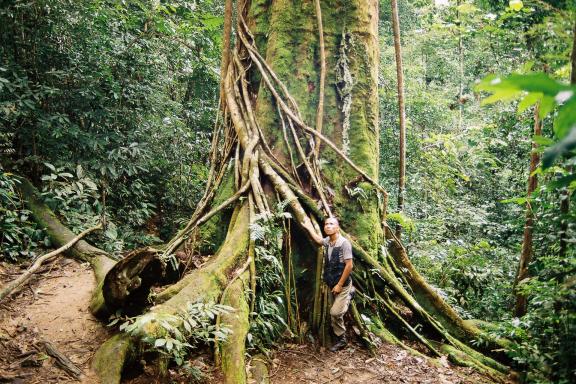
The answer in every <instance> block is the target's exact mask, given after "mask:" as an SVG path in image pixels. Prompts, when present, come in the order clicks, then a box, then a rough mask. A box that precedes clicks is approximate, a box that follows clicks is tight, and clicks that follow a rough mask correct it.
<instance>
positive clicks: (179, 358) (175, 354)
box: [110, 303, 234, 366]
mask: <svg viewBox="0 0 576 384" xmlns="http://www.w3.org/2000/svg"><path fill="white" fill-rule="evenodd" d="M232 311H234V308H232V307H229V306H226V305H220V304H214V303H194V304H192V303H189V304H188V306H187V309H186V311H185V312H182V313H180V314H178V315H169V314H162V313H152V312H148V313H146V314H144V315H142V316H137V317H132V318H128V319H125V321H124V323H122V324H121V325H120V331H124V332H126V333H127V334H129V335H131V336H135V337H140V338H141V341H142V343H143V344H144V346H145V348H146V349H147V350H149V351H155V352H158V353H160V354H162V355H165V356H167V357H169V358H171V359H173V360H174V362H176V364H177V365H178V366H182V365H183V364H184V362H185V357H186V355H187V354H188V353H189V352H190V350H192V349H194V348H196V347H198V346H199V345H201V344H205V343H208V342H213V341H214V340H215V339H218V340H225V339H226V338H227V337H228V335H229V334H230V333H231V330H230V329H229V328H228V327H226V326H225V325H223V324H220V326H219V327H217V326H216V325H215V324H214V321H215V319H216V316H218V315H222V314H225V313H230V312H232ZM121 320H122V318H121V317H120V316H116V317H115V318H114V319H112V322H111V323H110V325H115V324H117V323H118V322H120V321H121ZM152 324H157V325H159V326H160V332H159V334H158V335H156V336H155V337H150V336H144V337H142V335H144V334H145V332H143V331H144V329H146V328H147V327H148V326H150V325H152Z"/></svg>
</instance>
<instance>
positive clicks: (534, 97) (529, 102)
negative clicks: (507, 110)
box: [517, 92, 544, 114]
mask: <svg viewBox="0 0 576 384" xmlns="http://www.w3.org/2000/svg"><path fill="white" fill-rule="evenodd" d="M543 96H544V95H543V94H542V93H541V92H534V93H529V94H527V95H526V97H524V98H523V99H522V100H521V101H520V102H519V103H518V111H517V112H518V114H521V113H522V112H524V111H525V110H527V109H528V108H530V107H531V106H533V105H534V104H536V103H537V102H538V101H540V100H541V99H542V97H543Z"/></svg>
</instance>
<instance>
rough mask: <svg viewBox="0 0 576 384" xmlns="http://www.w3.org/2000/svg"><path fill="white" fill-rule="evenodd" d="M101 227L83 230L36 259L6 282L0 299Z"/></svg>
mask: <svg viewBox="0 0 576 384" xmlns="http://www.w3.org/2000/svg"><path fill="white" fill-rule="evenodd" d="M101 228H102V223H99V224H98V225H96V226H94V227H92V228H89V229H87V230H85V231H83V232H81V233H80V234H79V235H78V236H76V237H75V238H73V239H72V240H70V241H69V242H68V243H66V244H64V245H63V246H61V247H60V248H58V249H56V250H54V251H52V252H49V253H47V254H45V255H43V256H40V257H39V258H37V259H36V261H35V262H34V264H32V266H31V267H30V268H28V269H27V270H26V272H24V273H23V274H21V275H20V276H18V277H17V278H16V279H14V280H12V281H11V282H9V283H8V284H6V285H5V286H4V287H3V288H2V289H1V290H0V301H2V300H3V299H4V298H5V297H6V296H8V295H9V294H11V293H12V292H13V291H15V290H16V289H18V288H19V287H20V286H22V284H24V283H25V282H27V281H28V280H29V279H30V278H31V277H32V275H33V274H34V273H35V272H36V271H37V270H38V269H39V268H40V267H41V266H42V264H44V263H45V262H49V261H52V260H53V259H54V258H55V257H56V256H58V255H60V254H61V253H63V252H65V251H67V250H68V249H70V248H71V247H72V246H74V244H76V243H77V242H78V240H80V239H82V238H83V237H84V236H86V235H87V234H89V233H90V232H93V231H95V230H97V229H101Z"/></svg>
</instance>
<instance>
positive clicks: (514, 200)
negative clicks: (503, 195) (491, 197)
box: [500, 197, 528, 205]
mask: <svg viewBox="0 0 576 384" xmlns="http://www.w3.org/2000/svg"><path fill="white" fill-rule="evenodd" d="M526 201H528V199H527V198H525V197H513V198H511V199H505V200H500V202H501V203H514V204H519V205H522V204H526Z"/></svg>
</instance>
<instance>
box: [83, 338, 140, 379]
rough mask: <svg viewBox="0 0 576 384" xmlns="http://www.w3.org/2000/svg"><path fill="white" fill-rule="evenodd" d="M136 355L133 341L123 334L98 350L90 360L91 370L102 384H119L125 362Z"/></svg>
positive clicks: (109, 340) (108, 341)
mask: <svg viewBox="0 0 576 384" xmlns="http://www.w3.org/2000/svg"><path fill="white" fill-rule="evenodd" d="M135 354H136V343H135V341H134V340H133V339H132V338H131V337H130V336H128V335H127V334H125V333H120V334H118V335H115V336H112V337H111V338H110V339H108V340H107V341H106V342H105V343H104V344H102V345H101V346H100V348H98V351H96V354H95V355H94V358H93V359H92V369H93V370H94V371H95V372H96V374H97V375H98V377H99V378H100V381H101V383H102V384H119V383H120V381H121V379H122V370H123V369H124V365H125V363H126V362H128V361H130V360H132V358H133V357H135Z"/></svg>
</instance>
